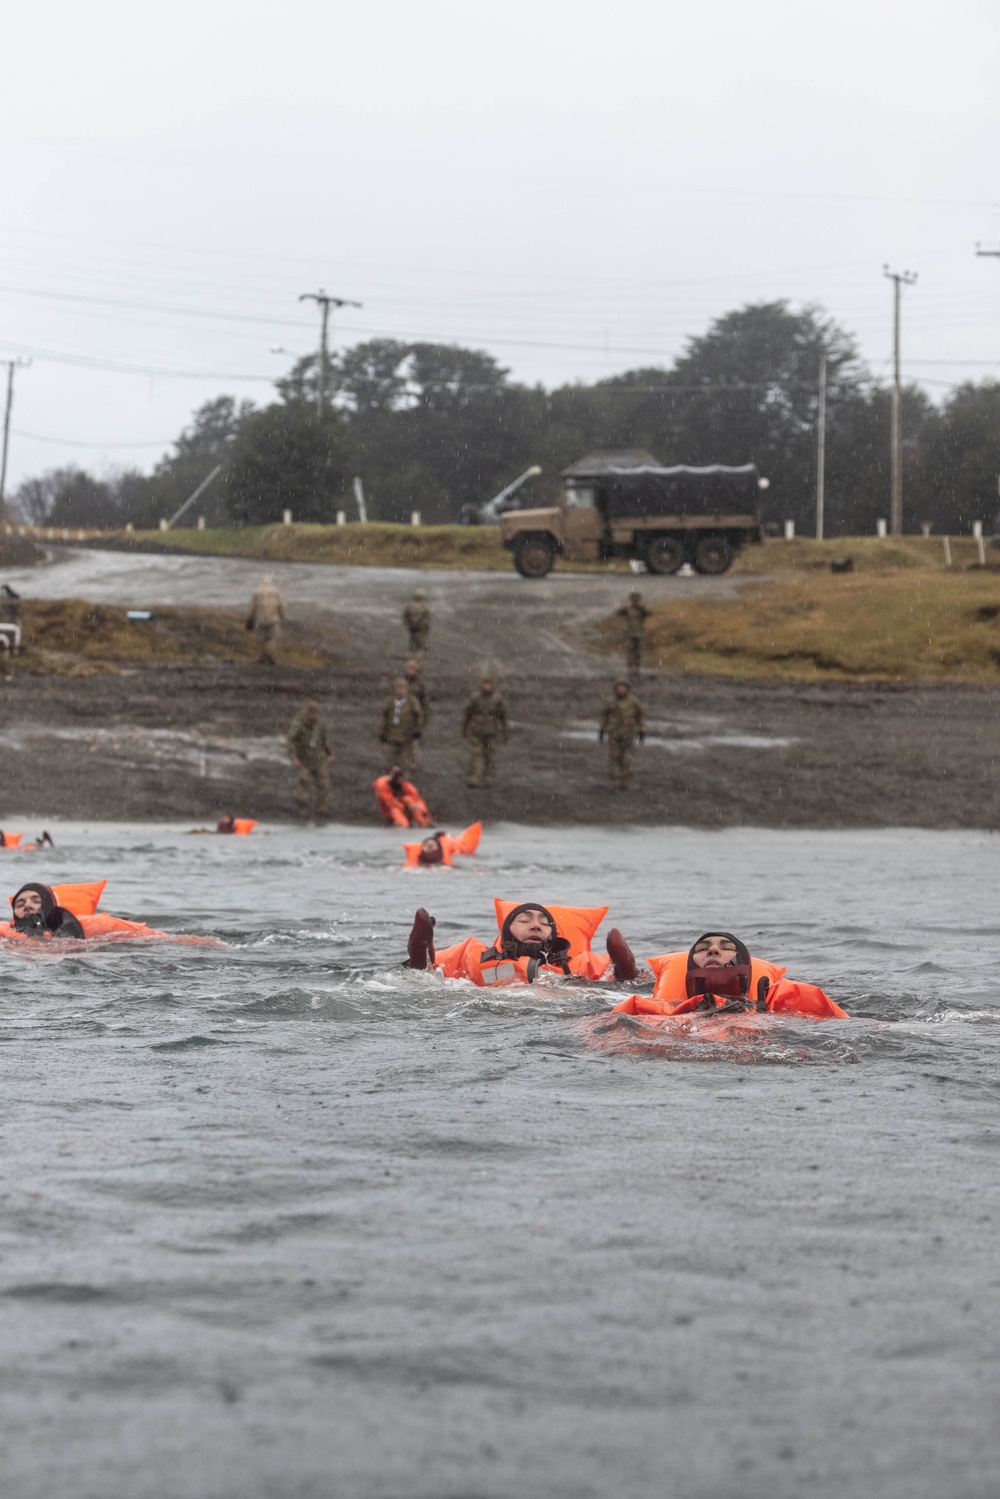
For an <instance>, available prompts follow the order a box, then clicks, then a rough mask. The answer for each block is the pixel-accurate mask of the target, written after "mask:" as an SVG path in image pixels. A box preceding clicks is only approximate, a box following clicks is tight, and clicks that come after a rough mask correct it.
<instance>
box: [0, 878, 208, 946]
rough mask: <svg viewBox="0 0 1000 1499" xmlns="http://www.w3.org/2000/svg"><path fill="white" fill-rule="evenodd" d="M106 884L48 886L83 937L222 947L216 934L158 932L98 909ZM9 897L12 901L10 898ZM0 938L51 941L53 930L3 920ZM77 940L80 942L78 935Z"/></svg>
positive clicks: (64, 938) (0, 925)
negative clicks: (35, 930) (37, 932)
mask: <svg viewBox="0 0 1000 1499" xmlns="http://www.w3.org/2000/svg"><path fill="white" fill-rule="evenodd" d="M107 883H108V882H107V880H91V881H89V882H88V883H86V884H82V885H50V886H49V889H50V890H51V891H52V894H53V895H54V896H55V899H56V905H57V906H62V908H63V910H64V911H69V912H70V913H71V914H72V915H73V916H75V917H76V919H77V921H78V922H79V923H80V925H81V927H82V928H83V935H84V937H85V938H86V939H88V940H89V939H90V938H92V937H106V938H114V939H118V940H121V939H122V938H123V937H142V938H145V939H146V940H147V941H150V940H154V941H160V942H180V943H186V944H187V945H188V946H192V947H221V946H222V945H223V944H222V943H221V942H220V941H219V939H218V938H217V937H194V936H189V935H185V934H184V933H181V932H177V933H174V932H159V931H157V930H156V928H155V927H150V926H146V924H145V922H142V921H126V920H125V918H124V917H123V916H109V915H107V913H106V912H104V911H98V909H97V903H98V901H99V900H100V898H101V895H102V894H103V892H104V887H105V885H106V884H107ZM11 900H12V903H13V897H12V898H11ZM0 937H7V938H12V939H15V940H18V941H22V942H39V941H50V940H51V939H52V933H51V932H46V933H44V935H43V936H42V937H37V936H34V935H32V934H30V933H28V932H18V931H15V930H14V924H13V922H10V921H3V922H0ZM59 940H60V942H61V943H62V942H67V941H69V942H72V941H73V940H74V939H73V938H72V937H70V938H66V937H62V938H60V939H59ZM76 940H77V941H79V938H77V939H76Z"/></svg>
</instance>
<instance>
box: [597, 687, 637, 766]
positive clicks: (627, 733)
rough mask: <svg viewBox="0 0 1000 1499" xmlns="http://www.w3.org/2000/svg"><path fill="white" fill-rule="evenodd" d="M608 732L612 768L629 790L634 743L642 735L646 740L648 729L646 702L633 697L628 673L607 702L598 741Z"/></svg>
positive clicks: (609, 763) (609, 760)
mask: <svg viewBox="0 0 1000 1499" xmlns="http://www.w3.org/2000/svg"><path fill="white" fill-rule="evenodd" d="M605 734H606V735H607V736H608V770H609V772H610V775H611V779H612V781H613V782H614V783H615V785H616V786H617V788H618V790H619V791H627V790H628V787H629V781H630V780H631V779H632V746H633V745H634V744H635V741H636V740H637V739H638V741H639V743H640V744H642V743H643V741H644V740H645V738H646V731H645V728H644V725H643V719H642V704H641V703H640V702H639V699H638V698H637V697H633V695H632V688H631V687H630V686H629V684H628V682H627V681H626V679H625V678H624V677H621V678H620V679H619V680H618V681H617V682H616V683H615V692H614V696H613V697H609V698H608V700H607V702H606V703H605V704H604V712H603V714H602V716H601V727H600V729H599V731H598V735H597V739H598V743H600V741H601V740H602V739H603V738H604V736H605Z"/></svg>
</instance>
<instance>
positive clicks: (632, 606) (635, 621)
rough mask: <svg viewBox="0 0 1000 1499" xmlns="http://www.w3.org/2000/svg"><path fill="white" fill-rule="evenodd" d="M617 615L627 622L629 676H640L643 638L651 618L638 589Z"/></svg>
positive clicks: (626, 644)
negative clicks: (648, 620)
mask: <svg viewBox="0 0 1000 1499" xmlns="http://www.w3.org/2000/svg"><path fill="white" fill-rule="evenodd" d="M615 613H616V614H617V615H618V617H619V618H620V619H623V620H624V621H625V665H626V668H627V670H628V673H629V676H632V675H633V673H634V674H635V675H636V676H638V675H639V672H640V671H641V670H642V637H643V633H644V631H645V629H646V620H647V619H648V618H649V610H648V609H647V608H646V606H645V604H644V603H643V602H642V594H641V593H640V592H639V590H638V589H637V588H633V590H632V592H631V593H630V594H629V596H628V603H627V604H623V605H622V607H621V608H620V609H616V610H615Z"/></svg>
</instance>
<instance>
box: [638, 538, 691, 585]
mask: <svg viewBox="0 0 1000 1499" xmlns="http://www.w3.org/2000/svg"><path fill="white" fill-rule="evenodd" d="M644 555H645V558H646V566H647V567H648V568H649V570H650V572H651V573H659V574H660V576H661V577H662V576H663V575H664V574H666V573H675V572H676V571H677V569H678V568H679V567H683V565H684V562H685V560H686V556H687V554H686V552H685V551H684V547H683V545H682V543H681V542H679V541H678V540H677V539H676V537H674V536H654V537H653V539H652V541H651V542H650V543H649V545H648V546H647V547H646V551H645V554H644Z"/></svg>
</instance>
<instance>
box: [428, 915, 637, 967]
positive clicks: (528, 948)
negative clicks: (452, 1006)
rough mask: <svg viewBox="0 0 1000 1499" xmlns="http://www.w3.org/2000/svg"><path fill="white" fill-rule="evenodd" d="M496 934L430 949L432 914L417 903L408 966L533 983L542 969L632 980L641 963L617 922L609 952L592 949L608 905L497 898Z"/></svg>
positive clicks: (609, 943)
mask: <svg viewBox="0 0 1000 1499" xmlns="http://www.w3.org/2000/svg"><path fill="white" fill-rule="evenodd" d="M493 904H494V906H495V907H496V919H497V928H498V930H497V935H496V937H495V938H494V939H493V941H492V943H490V944H487V943H485V942H480V941H479V940H478V938H476V937H466V939H465V941H464V942H458V943H456V944H455V946H454V947H447V948H445V949H444V950H443V951H442V952H439V953H435V951H434V924H435V923H434V918H433V917H432V916H430V915H429V914H428V912H427V911H425V910H424V909H423V907H421V909H420V910H419V911H418V912H417V913H416V916H415V917H414V919H413V928H412V930H411V932H410V937H409V941H408V943H407V952H408V954H409V961H408V962H407V964H406V966H407V967H408V968H424V969H428V968H433V969H434V970H435V971H436V972H437V973H440V974H441V975H442V976H443V977H444V978H462V979H470V980H471V981H472V983H474V984H479V985H482V986H487V987H492V986H494V985H507V984H531V983H534V981H535V979H536V978H539V977H541V976H543V975H545V974H559V975H562V976H563V977H573V978H583V979H591V980H594V979H616V980H617V981H618V982H620V983H622V982H627V983H635V982H636V980H637V979H639V978H640V971H639V967H638V965H637V963H636V961H635V958H634V957H633V956H632V952H631V949H630V948H629V945H628V943H627V942H626V941H625V938H624V937H623V936H622V934H621V932H619V931H618V929H617V927H616V928H613V929H612V931H610V932H609V933H608V939H607V944H606V945H607V954H606V955H605V954H604V953H595V952H593V951H592V950H591V946H590V943H591V939H592V937H593V935H594V933H595V932H596V931H597V928H598V927H599V926H600V924H601V922H602V921H603V920H604V918H605V916H606V915H607V913H608V908H607V906H594V907H587V906H554V905H547V906H546V905H542V904H541V903H540V902H537V901H524V902H522V903H521V904H520V905H519V904H517V902H515V901H509V900H495V901H494V903H493Z"/></svg>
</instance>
